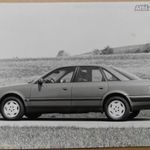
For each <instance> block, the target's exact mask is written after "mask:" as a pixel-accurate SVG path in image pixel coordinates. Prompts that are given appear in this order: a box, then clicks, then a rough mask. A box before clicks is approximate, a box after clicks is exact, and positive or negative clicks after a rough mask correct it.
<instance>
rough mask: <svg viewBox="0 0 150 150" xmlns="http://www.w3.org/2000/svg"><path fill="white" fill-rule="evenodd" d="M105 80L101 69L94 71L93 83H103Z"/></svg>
mask: <svg viewBox="0 0 150 150" xmlns="http://www.w3.org/2000/svg"><path fill="white" fill-rule="evenodd" d="M102 79H103V77H102V74H101V72H100V70H99V69H93V70H92V82H101V81H102Z"/></svg>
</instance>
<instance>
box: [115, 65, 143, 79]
mask: <svg viewBox="0 0 150 150" xmlns="http://www.w3.org/2000/svg"><path fill="white" fill-rule="evenodd" d="M112 69H113V70H114V71H116V72H118V73H119V74H121V75H123V76H124V77H126V78H128V79H129V80H141V79H140V78H139V77H138V76H136V75H134V74H132V73H129V72H127V71H125V70H123V69H120V68H117V67H112Z"/></svg>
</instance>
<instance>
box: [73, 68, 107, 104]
mask: <svg viewBox="0 0 150 150" xmlns="http://www.w3.org/2000/svg"><path fill="white" fill-rule="evenodd" d="M107 90H108V84H107V82H105V79H104V77H103V75H102V73H101V70H100V67H97V66H81V67H79V68H78V73H77V74H76V77H75V80H74V82H73V84H72V106H73V107H85V106H87V107H99V106H100V100H101V99H102V97H103V95H104V94H105V93H106V92H107Z"/></svg>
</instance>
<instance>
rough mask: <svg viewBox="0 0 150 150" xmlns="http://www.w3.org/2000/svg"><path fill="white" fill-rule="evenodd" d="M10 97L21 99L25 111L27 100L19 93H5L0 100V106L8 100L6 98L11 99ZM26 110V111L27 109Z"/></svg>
mask: <svg viewBox="0 0 150 150" xmlns="http://www.w3.org/2000/svg"><path fill="white" fill-rule="evenodd" d="M9 96H14V97H17V98H19V99H20V101H21V102H22V104H23V106H24V109H25V98H24V96H23V95H22V94H20V93H18V92H8V93H5V94H3V95H2V96H1V98H0V104H1V102H2V101H3V100H4V99H5V98H6V97H9ZM25 110H26V109H25Z"/></svg>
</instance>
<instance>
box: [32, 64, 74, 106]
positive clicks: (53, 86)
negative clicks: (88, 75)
mask: <svg viewBox="0 0 150 150" xmlns="http://www.w3.org/2000/svg"><path fill="white" fill-rule="evenodd" d="M74 71H75V67H63V68H59V69H56V70H54V71H52V72H50V73H49V74H47V75H46V76H44V77H43V84H42V85H40V84H38V83H35V84H33V85H32V87H31V97H30V106H32V107H41V108H44V109H46V108H47V107H64V108H65V107H70V106H71V87H72V83H71V80H72V77H73V75H74Z"/></svg>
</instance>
